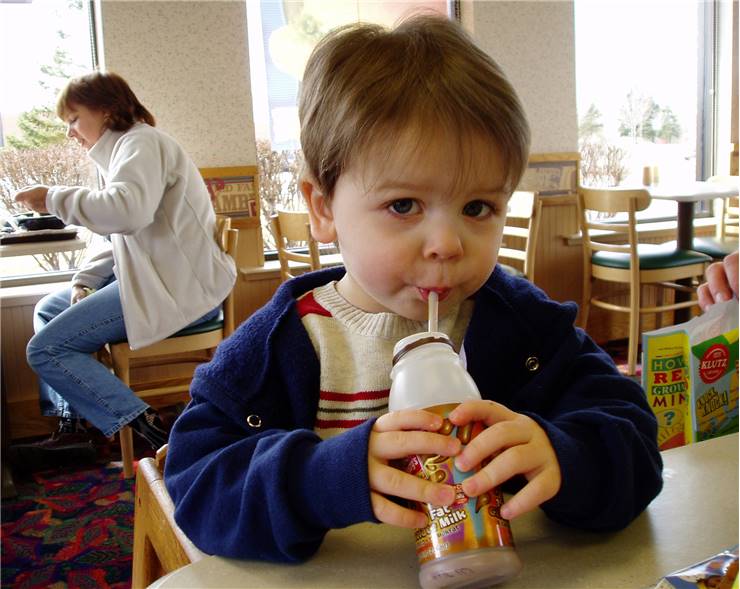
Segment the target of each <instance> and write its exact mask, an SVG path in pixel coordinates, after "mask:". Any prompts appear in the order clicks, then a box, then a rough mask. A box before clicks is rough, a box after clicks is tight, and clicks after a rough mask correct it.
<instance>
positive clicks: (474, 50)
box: [298, 14, 530, 197]
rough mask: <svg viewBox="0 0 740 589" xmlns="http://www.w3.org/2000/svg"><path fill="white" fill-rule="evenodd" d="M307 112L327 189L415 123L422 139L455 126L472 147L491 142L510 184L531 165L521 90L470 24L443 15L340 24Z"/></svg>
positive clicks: (307, 97) (309, 152) (311, 167)
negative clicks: (388, 24)
mask: <svg viewBox="0 0 740 589" xmlns="http://www.w3.org/2000/svg"><path fill="white" fill-rule="evenodd" d="M298 112H299V117H300V121H301V146H302V149H303V154H304V157H305V166H306V169H305V172H306V173H308V174H310V175H311V177H312V178H313V180H314V181H316V182H317V183H318V186H319V188H320V189H321V190H322V192H323V193H324V195H326V196H327V197H331V196H332V195H333V192H334V187H335V185H336V182H337V180H338V178H339V176H340V175H341V174H342V172H343V171H344V170H345V169H346V168H347V167H348V166H349V165H350V161H351V160H352V159H353V158H355V157H358V156H361V155H366V154H367V153H368V150H369V149H370V148H372V147H373V146H374V145H377V144H378V143H379V142H382V141H386V142H387V141H390V142H391V143H390V145H392V144H393V143H392V142H393V141H394V140H398V139H399V137H400V136H401V135H402V134H403V133H404V132H407V131H408V130H415V132H417V133H418V135H417V137H416V140H417V142H418V143H417V146H423V145H424V144H425V143H426V142H427V141H429V140H431V139H434V138H435V137H436V136H438V135H439V134H440V133H447V134H448V135H447V136H451V137H455V138H457V141H458V143H459V147H460V148H461V150H465V149H467V151H463V153H464V155H465V156H468V157H469V156H470V155H472V154H471V153H470V151H471V149H473V146H474V145H475V143H474V140H475V139H483V140H484V141H486V142H488V143H490V145H491V146H492V147H494V148H495V149H496V153H497V154H498V155H499V156H500V157H501V158H503V163H504V166H505V168H504V169H505V170H507V173H508V176H507V188H508V189H509V190H514V188H515V187H516V185H517V184H518V183H519V180H520V179H521V176H522V174H523V173H524V169H525V167H526V165H527V159H528V153H529V135H530V134H529V125H528V123H527V120H526V117H525V115H524V110H523V108H522V105H521V103H520V102H519V98H518V97H517V95H516V92H515V91H514V89H513V87H512V86H511V84H510V83H509V82H508V80H507V79H506V77H505V76H504V73H503V72H502V70H501V68H500V67H499V66H498V65H497V64H496V62H494V61H493V60H492V59H491V58H490V57H489V56H488V55H486V54H485V53H484V52H483V51H481V50H480V49H478V47H476V45H475V44H474V42H473V41H472V39H471V38H470V37H469V36H468V35H467V33H465V31H464V30H463V29H462V27H461V26H460V25H459V24H458V23H456V22H453V21H451V20H449V19H447V18H445V17H442V16H434V15H429V14H422V15H417V16H413V17H411V18H409V19H407V20H405V21H403V22H401V24H400V25H399V26H397V27H396V28H395V29H393V30H387V29H385V28H383V27H381V26H379V25H372V24H353V25H348V26H345V27H340V28H339V29H335V30H334V31H331V32H330V33H329V34H328V35H327V36H326V37H324V38H323V39H322V40H321V41H320V42H319V44H318V45H317V46H316V48H315V49H314V51H313V53H312V54H311V57H310V58H309V60H308V63H307V65H306V70H305V73H304V77H303V83H302V86H301V94H300V100H299V111H298ZM383 145H387V144H383ZM388 157H390V156H388ZM458 157H459V156H458ZM465 159H466V158H465V157H463V161H464V160H465Z"/></svg>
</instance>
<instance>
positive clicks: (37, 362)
mask: <svg viewBox="0 0 740 589" xmlns="http://www.w3.org/2000/svg"><path fill="white" fill-rule="evenodd" d="M57 115H58V116H59V117H60V118H61V119H62V120H63V121H64V122H65V123H66V124H67V129H68V130H67V136H68V137H70V138H73V139H75V140H76V141H77V142H78V143H79V144H80V145H82V146H83V147H84V148H86V149H87V150H88V156H89V157H90V159H91V160H92V161H93V162H94V163H95V164H96V166H97V168H98V170H99V172H100V175H101V176H102V178H103V180H104V184H105V186H104V188H102V189H100V190H96V189H90V188H85V187H81V186H76V187H67V186H51V187H47V186H38V185H37V186H30V187H27V188H24V189H22V190H20V191H19V192H18V193H17V194H16V196H15V200H16V201H17V202H19V203H21V204H23V205H25V206H26V207H27V208H29V209H31V210H34V211H37V212H40V213H46V212H49V213H51V214H53V215H56V216H57V217H59V218H60V219H62V220H63V221H64V222H65V223H66V224H72V225H81V226H84V227H86V228H88V229H89V230H90V231H93V232H95V233H98V234H100V235H105V236H110V237H109V243H110V247H109V248H108V249H107V250H105V251H104V252H102V253H100V254H98V255H96V256H95V257H93V258H92V259H90V260H89V261H88V263H87V264H86V265H85V266H84V267H83V268H81V269H80V271H79V272H77V273H76V274H75V275H74V277H73V279H72V283H71V285H70V287H69V288H66V289H64V290H62V291H60V292H57V293H54V294H51V295H48V296H47V297H45V298H44V299H42V300H41V301H40V302H39V303H38V305H37V306H36V309H35V311H34V330H35V332H36V334H35V335H34V337H33V338H32V339H31V341H30V342H29V344H28V349H27V357H28V362H29V364H30V366H31V367H32V368H33V370H34V371H35V372H36V374H37V375H38V376H39V380H40V382H41V386H40V404H41V412H42V414H43V415H52V416H58V417H59V418H60V423H59V429H58V431H57V432H56V433H55V434H54V435H52V437H51V438H50V439H48V440H44V441H43V442H40V443H35V444H25V445H16V446H14V447H13V449H12V452H13V455H14V457H15V458H16V460H17V461H21V462H23V463H24V464H25V465H26V466H29V465H37V466H41V465H52V464H56V463H59V461H60V459H63V458H65V457H70V458H79V457H80V454H81V453H82V454H84V453H85V452H86V451H88V450H93V448H92V444H91V441H90V436H89V432H87V431H86V430H85V429H84V426H83V425H82V423H81V420H80V418H84V419H86V420H87V421H88V422H90V423H92V424H93V425H94V426H95V427H96V428H98V429H99V430H100V431H102V433H103V434H104V435H105V436H112V435H113V434H115V433H116V432H117V431H118V430H120V429H121V428H122V427H123V426H125V425H129V426H131V428H132V429H133V431H135V432H136V433H137V434H139V435H140V436H141V437H142V438H144V439H145V440H146V441H147V442H148V443H149V444H150V445H151V446H152V447H153V448H158V447H160V446H161V445H162V444H164V443H165V441H166V439H167V432H166V431H165V429H164V426H163V424H162V421H161V419H160V418H159V416H158V414H157V413H156V412H155V411H154V410H153V409H152V408H151V407H149V406H148V405H147V404H146V403H144V401H142V400H141V399H140V398H138V397H137V396H136V395H135V394H134V393H133V391H131V389H130V388H129V387H127V386H126V385H125V384H124V383H123V382H122V381H120V380H119V379H118V378H116V377H115V376H114V375H113V374H112V373H111V372H110V370H109V369H108V368H107V367H106V366H104V365H103V364H101V363H99V362H98V361H97V360H96V359H95V357H94V356H93V354H94V353H95V352H96V351H98V350H99V349H100V348H102V347H103V346H104V345H105V344H106V343H109V342H120V341H124V340H128V342H129V345H130V346H131V348H132V349H136V348H141V347H143V346H146V345H149V344H152V343H154V342H157V341H160V340H162V339H165V338H167V337H168V336H170V335H172V334H173V333H175V332H177V331H179V330H181V329H183V328H184V327H187V326H188V325H193V324H197V323H200V322H204V321H208V320H211V319H213V318H215V317H216V316H217V315H218V313H219V311H220V306H221V303H222V301H223V300H224V299H225V298H226V295H227V294H228V293H229V291H230V290H231V288H232V287H233V284H234V282H235V280H236V271H235V268H234V263H233V261H232V260H231V258H229V257H228V256H227V255H226V254H224V253H223V252H222V251H221V250H220V249H219V247H218V245H217V243H216V241H215V239H214V230H215V214H214V211H213V207H212V205H211V201H210V198H209V195H208V192H207V190H206V187H205V184H204V182H203V180H202V178H201V176H200V174H199V172H198V169H197V167H196V166H195V164H194V163H193V162H192V160H191V159H190V158H189V157H188V155H187V154H186V153H185V151H184V150H183V149H182V147H181V146H180V145H179V144H178V143H177V142H176V141H175V140H173V139H172V138H171V137H169V136H168V135H166V134H164V133H163V132H161V131H159V130H158V129H156V128H155V126H154V125H155V121H154V117H153V116H152V114H151V113H150V112H149V111H148V110H147V109H146V108H145V107H144V106H143V105H142V104H141V102H139V100H138V98H137V97H136V95H135V94H134V93H133V91H132V90H131V88H130V87H129V85H128V83H127V82H126V81H125V80H124V79H123V78H121V77H120V76H118V75H117V74H114V73H112V72H97V71H96V72H93V73H90V74H87V75H85V76H81V77H79V78H75V79H72V80H71V81H70V82H69V83H68V84H67V86H66V87H65V88H64V89H63V90H62V92H61V93H60V95H59V98H58V101H57ZM93 451H94V450H93Z"/></svg>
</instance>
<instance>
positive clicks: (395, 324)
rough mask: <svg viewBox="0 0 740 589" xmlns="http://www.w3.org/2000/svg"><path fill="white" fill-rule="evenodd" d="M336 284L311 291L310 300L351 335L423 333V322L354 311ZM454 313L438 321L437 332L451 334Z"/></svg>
mask: <svg viewBox="0 0 740 589" xmlns="http://www.w3.org/2000/svg"><path fill="white" fill-rule="evenodd" d="M336 284H337V281H336V280H333V281H331V282H328V283H327V284H325V285H323V286H320V287H317V288H316V289H314V291H313V296H314V299H315V300H316V302H317V303H319V304H320V305H321V306H322V307H324V308H325V309H326V310H327V311H329V312H330V313H331V315H332V317H333V318H334V319H335V320H336V321H338V322H340V323H341V324H343V325H344V326H346V327H347V329H349V330H351V331H353V332H354V333H357V334H360V335H366V336H374V337H383V338H388V339H394V340H397V339H399V338H401V337H406V336H407V335H411V334H412V333H418V332H420V331H426V330H427V323H426V321H414V320H412V319H407V318H406V317H401V316H400V315H397V314H396V313H391V312H388V311H385V312H381V313H368V312H367V311H363V310H362V309H360V308H358V307H355V306H354V305H352V304H351V303H350V302H349V301H347V299H345V298H344V297H343V296H342V295H341V294H339V291H338V290H337V287H336ZM458 311H459V307H458V308H457V309H454V310H453V311H452V312H450V313H448V314H447V315H446V316H445V317H443V318H442V319H440V323H439V327H440V331H443V332H445V333H451V330H452V329H453V327H454V325H455V322H456V320H457V315H458Z"/></svg>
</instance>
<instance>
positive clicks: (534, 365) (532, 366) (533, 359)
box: [524, 356, 540, 372]
mask: <svg viewBox="0 0 740 589" xmlns="http://www.w3.org/2000/svg"><path fill="white" fill-rule="evenodd" d="M524 365H525V366H526V367H527V370H529V371H530V372H535V371H536V370H537V369H538V368H539V367H540V361H539V359H538V358H537V356H530V357H529V358H527V361H526V362H525V363H524Z"/></svg>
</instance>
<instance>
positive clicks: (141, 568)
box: [131, 444, 206, 589]
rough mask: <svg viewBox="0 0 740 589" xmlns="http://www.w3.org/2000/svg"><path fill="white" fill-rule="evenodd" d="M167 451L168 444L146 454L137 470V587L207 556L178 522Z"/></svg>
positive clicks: (134, 572)
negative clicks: (168, 484) (169, 487)
mask: <svg viewBox="0 0 740 589" xmlns="http://www.w3.org/2000/svg"><path fill="white" fill-rule="evenodd" d="M166 453H167V445H166V444H165V445H164V446H163V447H162V448H160V449H159V451H158V452H157V457H156V458H142V459H141V461H139V468H138V470H137V473H136V503H135V507H134V549H133V564H132V579H131V586H132V587H133V589H143V588H144V587H148V586H149V585H151V584H152V583H153V582H154V581H156V580H157V579H159V578H160V577H163V576H164V575H166V574H168V573H170V572H172V571H174V570H177V569H179V568H181V567H184V566H185V565H188V564H190V563H192V562H196V561H198V560H200V559H202V558H203V557H204V556H206V555H205V554H204V553H203V552H201V551H200V550H198V548H196V546H195V545H194V544H193V543H192V542H191V541H190V540H189V539H188V537H187V536H186V535H185V533H184V532H183V531H182V530H181V529H180V528H179V526H178V525H177V524H176V523H175V515H174V514H175V508H174V505H173V503H172V499H171V498H170V495H169V493H168V492H167V488H166V487H165V485H164V480H163V477H162V473H163V472H164V460H165V457H166Z"/></svg>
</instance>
